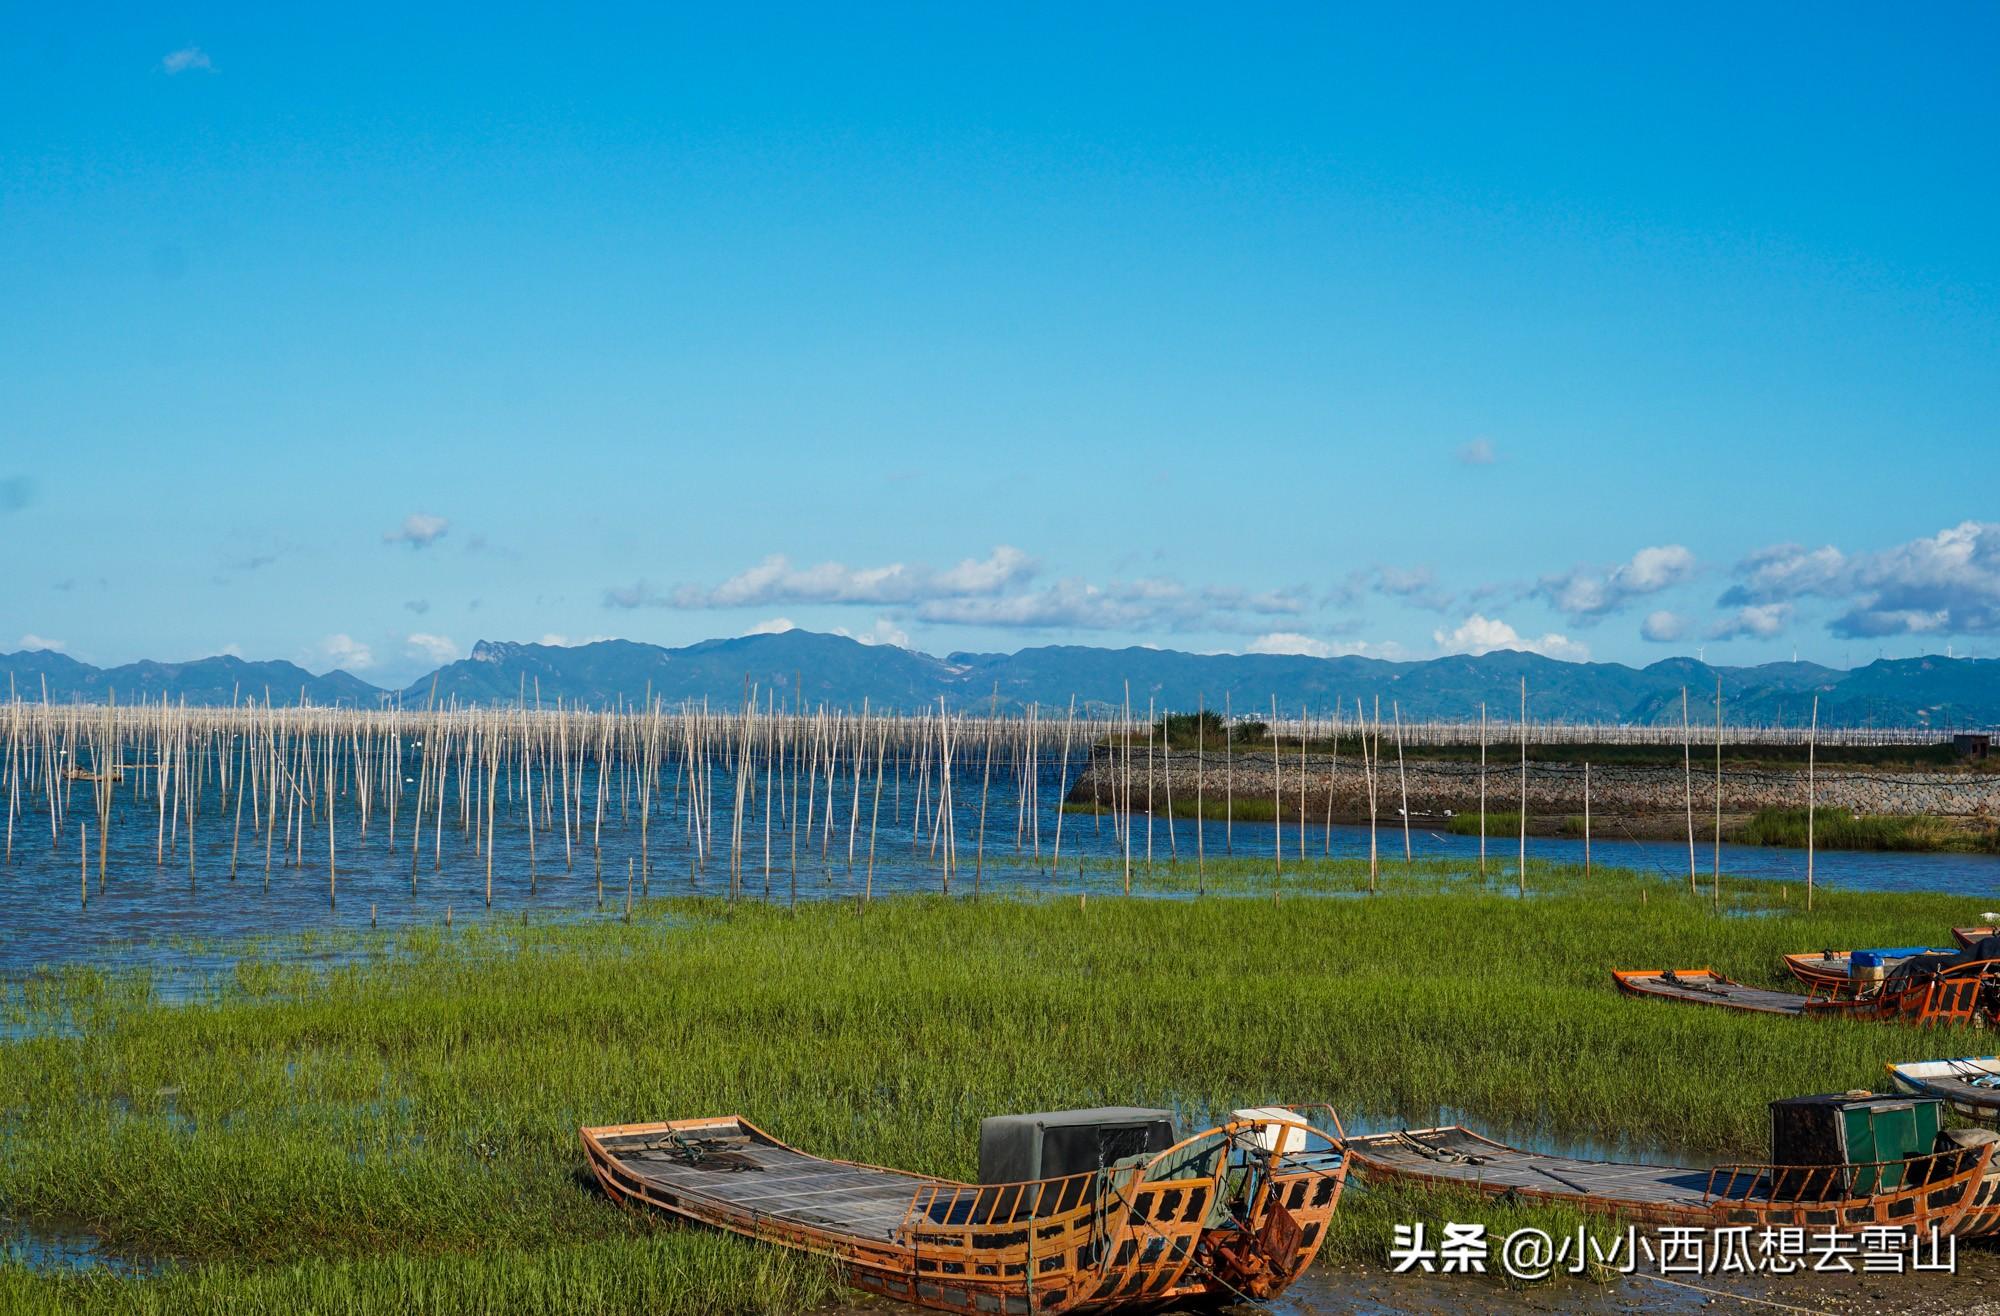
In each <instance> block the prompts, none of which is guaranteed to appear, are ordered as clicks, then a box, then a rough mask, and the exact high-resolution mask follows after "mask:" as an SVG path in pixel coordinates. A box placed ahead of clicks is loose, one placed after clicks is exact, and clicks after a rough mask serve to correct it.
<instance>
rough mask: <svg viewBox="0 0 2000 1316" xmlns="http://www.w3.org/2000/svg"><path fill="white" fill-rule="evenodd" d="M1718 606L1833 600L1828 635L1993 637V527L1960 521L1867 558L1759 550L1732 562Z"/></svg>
mask: <svg viewBox="0 0 2000 1316" xmlns="http://www.w3.org/2000/svg"><path fill="white" fill-rule="evenodd" d="M1736 575H1737V577H1738V580H1737V583H1736V584H1735V585H1732V586H1731V587H1730V588H1729V590H1728V591H1727V592H1725V593H1724V594H1723V596H1722V598H1721V600H1720V601H1721V602H1722V603H1723V604H1724V605H1725V606H1734V605H1751V604H1769V603H1780V602H1787V601H1791V600H1795V599H1799V598H1803V597H1806V596H1808V595H1817V596H1819V597H1822V598H1829V599H1836V600H1839V601H1840V602H1841V603H1843V604H1844V605H1845V607H1846V611H1844V612H1843V613H1841V614H1840V615H1839V616H1837V617H1835V618H1834V619H1833V621H1832V622H1830V623H1829V624H1828V629H1829V630H1831V631H1832V632H1833V633H1834V634H1835V635H1839V636H1843V637H1848V638H1871V639H1872V638H1877V637H1881V636H1890V635H1927V634H1956V635H1978V634H1992V633H1995V632H2000V522H1993V521H1963V522H1960V523H1959V524H1958V525H1955V526H1951V527H1948V528H1946V529H1944V530H1940V531H1938V532H1937V533H1936V534H1934V535H1930V536H1927V537H1925V538H1921V539H1912V540H1910V541H1908V542H1906V543H1902V544H1898V545H1895V546H1894V547H1892V548H1887V549H1883V550H1881V551H1879V552H1875V553H1862V554H1857V555H1854V556H1848V555H1846V554H1844V553H1842V552H1841V551H1840V550H1839V549H1837V548H1834V547H1833V546H1832V545H1827V546H1825V547H1823V548H1817V549H1812V550H1810V551H1809V550H1807V549H1805V548H1804V547H1802V546H1800V545H1798V544H1777V545H1773V546H1772V547H1770V548H1764V549H1759V550H1758V551H1757V552H1755V553H1752V554H1750V555H1749V556H1747V557H1745V558H1744V559H1743V560H1742V561H1741V562H1739V563H1737V564H1736Z"/></svg>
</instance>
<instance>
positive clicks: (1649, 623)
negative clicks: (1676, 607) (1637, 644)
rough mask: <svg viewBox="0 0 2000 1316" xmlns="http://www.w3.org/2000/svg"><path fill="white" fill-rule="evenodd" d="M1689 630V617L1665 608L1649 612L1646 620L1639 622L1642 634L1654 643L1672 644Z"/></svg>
mask: <svg viewBox="0 0 2000 1316" xmlns="http://www.w3.org/2000/svg"><path fill="white" fill-rule="evenodd" d="M1687 632H1688V624H1687V618H1685V617H1683V616H1681V615H1680V614H1679V613H1674V612H1669V611H1667V610H1666V609H1665V608H1661V609H1659V610H1658V611H1656V612H1649V613H1647V614H1646V620H1645V621H1643V622H1641V623H1639V634H1640V636H1641V637H1643V638H1645V639H1648V640H1651V641H1652V642H1653V643H1654V644H1672V643H1673V642H1674V641H1675V640H1678V639H1680V638H1681V637H1683V636H1685V635H1686V634H1687Z"/></svg>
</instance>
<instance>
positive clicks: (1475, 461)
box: [1457, 434, 1500, 466]
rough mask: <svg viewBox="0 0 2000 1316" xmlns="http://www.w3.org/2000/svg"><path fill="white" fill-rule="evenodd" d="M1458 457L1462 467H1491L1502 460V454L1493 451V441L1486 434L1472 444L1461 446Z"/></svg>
mask: <svg viewBox="0 0 2000 1316" xmlns="http://www.w3.org/2000/svg"><path fill="white" fill-rule="evenodd" d="M1457 455H1458V461H1459V464H1460V465H1461V466H1491V465H1492V464H1493V463H1494V462H1497V461H1499V460H1500V454H1499V453H1497V452H1495V451H1493V440H1491V439H1489V438H1487V437H1486V436H1485V435H1484V434H1482V435H1480V436H1479V437H1478V438H1476V439H1474V440H1473V441H1472V442H1470V443H1467V444H1462V445H1460V447H1459V449H1458V454H1457Z"/></svg>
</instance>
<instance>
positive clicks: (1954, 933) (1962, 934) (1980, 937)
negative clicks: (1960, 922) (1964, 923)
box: [1951, 923, 2000, 950]
mask: <svg viewBox="0 0 2000 1316" xmlns="http://www.w3.org/2000/svg"><path fill="white" fill-rule="evenodd" d="M1994 936H2000V927H1994V926H1993V925H1992V924H1990V923H1988V924H1982V925H1981V926H1979V927H1976V928H1953V929H1952V930H1951V937H1952V940H1953V941H1956V942H1957V943H1958V944H1959V945H1961V946H1963V947H1965V948H1966V949H1967V950H1971V949H1972V948H1973V947H1974V946H1977V945H1978V944H1979V943H1980V942H1982V941H1984V940H1986V939H1987V938H1988V937H1994Z"/></svg>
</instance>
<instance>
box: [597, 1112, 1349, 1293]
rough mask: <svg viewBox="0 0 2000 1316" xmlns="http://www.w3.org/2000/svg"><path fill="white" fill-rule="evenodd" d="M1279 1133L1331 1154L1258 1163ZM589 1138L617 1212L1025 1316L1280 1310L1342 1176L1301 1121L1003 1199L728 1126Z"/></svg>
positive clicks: (983, 1187)
mask: <svg viewBox="0 0 2000 1316" xmlns="http://www.w3.org/2000/svg"><path fill="white" fill-rule="evenodd" d="M1271 1129H1278V1130H1280V1131H1281V1133H1280V1138H1279V1141H1278V1142H1277V1143H1276V1144H1275V1145H1276V1146H1280V1147H1291V1146H1294V1145H1296V1146H1299V1147H1303V1146H1304V1145H1306V1144H1305V1139H1306V1138H1307V1136H1308V1135H1310V1136H1311V1137H1312V1138H1316V1139H1318V1140H1319V1141H1320V1142H1321V1143H1322V1144H1325V1145H1327V1146H1328V1147H1329V1151H1328V1152H1327V1153H1324V1154H1317V1155H1307V1154H1279V1153H1277V1152H1275V1151H1270V1150H1268V1147H1267V1148H1266V1149H1265V1150H1263V1152H1262V1153H1261V1159H1259V1153H1258V1152H1257V1150H1256V1148H1257V1145H1258V1144H1257V1139H1258V1138H1259V1137H1264V1138H1265V1139H1266V1141H1267V1142H1268V1139H1269V1133H1268V1131H1269V1130H1271ZM1260 1131H1262V1132H1261V1133H1260ZM582 1139H583V1145H584V1152H585V1155H586V1157H587V1159H588V1160H589V1163H590V1167H591V1171H592V1173H593V1174H594V1175H595V1176H596V1178H597V1181H598V1183H599V1184H600V1185H602V1187H603V1188H604V1191H605V1192H606V1194H607V1195H608V1196H610V1197H611V1198H612V1199H613V1200H614V1201H618V1202H620V1203H622V1204H625V1205H628V1206H632V1207H640V1208H650V1209H654V1210H659V1211H663V1212H666V1213H668V1214H671V1215H675V1216H678V1217H680V1218H682V1219H685V1220H689V1221H693V1222H696V1223H699V1224H703V1225H708V1226H710V1227H713V1228H717V1229H723V1230H727V1231H729V1232H731V1233H736V1234H741V1235H744V1236H746V1237H750V1238H755V1239H758V1240H760V1241H763V1242H766V1243H771V1244H774V1245H777V1246H780V1247H786V1248H791V1249H794V1250H798V1251H803V1252H808V1253H812V1254H814V1255H819V1256H824V1257H828V1258H830V1259H832V1260H834V1261H836V1262H838V1263H839V1264H840V1265H841V1267H842V1268H843V1270H844V1272H845V1274H846V1277H847V1279H848V1281H849V1282H850V1283H851V1284H853V1285H854V1286H855V1287H857V1288H860V1289H864V1290H866V1291H868V1292H871V1293H875V1294H879V1295H881V1296H883V1297H888V1298H894V1299H896V1300H898V1301H902V1302H909V1303H913V1304H915V1305H917V1306H921V1307H927V1308H930V1309H933V1310H937V1311H949V1312H962V1313H975V1312H977V1313H1003V1314H1016V1316H1028V1314H1029V1313H1063V1312H1110V1311H1139V1310H1148V1309H1153V1308H1159V1307H1165V1306H1170V1305H1174V1304H1179V1303H1188V1302H1199V1301H1206V1300H1209V1299H1218V1300H1220V1299H1230V1298H1234V1297H1236V1296H1237V1295H1245V1296H1249V1297H1252V1298H1259V1299H1262V1298H1268V1297H1272V1296H1275V1295H1276V1294H1277V1293H1279V1292H1282V1291H1283V1289H1284V1288H1285V1287H1286V1286H1288V1285H1289V1284H1290V1283H1291V1282H1292V1281H1293V1280H1295V1279H1297V1278H1298V1276H1299V1275H1300V1274H1301V1273H1303V1272H1304V1271H1305V1269H1306V1267H1307V1266H1309V1265H1310V1264H1311V1262H1312V1259H1313V1257H1314V1256H1315V1255H1316V1254H1317V1253H1318V1250H1319V1246H1320V1244H1321V1242H1322V1241H1323V1240H1324V1236H1325V1232H1326V1225H1327V1221H1328V1219H1329V1218H1330V1217H1331V1216H1332V1214H1333V1212H1334V1210H1335V1208H1336V1207H1337V1206H1338V1204H1339V1199H1340V1192H1341V1187H1342V1185H1343V1184H1344V1183H1345V1181H1346V1176H1347V1160H1346V1158H1345V1156H1344V1155H1339V1154H1338V1153H1337V1152H1335V1151H1332V1150H1331V1147H1332V1142H1333V1140H1332V1139H1331V1138H1329V1137H1328V1136H1327V1135H1324V1134H1321V1133H1319V1132H1318V1131H1317V1130H1313V1129H1311V1127H1310V1125H1308V1124H1306V1123H1305V1121H1304V1119H1303V1118H1300V1119H1299V1121H1298V1122H1297V1123H1296V1124H1292V1123H1282V1124H1274V1123H1272V1122H1271V1121H1270V1120H1268V1119H1266V1120H1264V1121H1261V1122H1247V1121H1245V1122H1234V1121H1233V1122H1231V1123H1228V1124H1224V1125H1221V1126H1218V1127H1217V1128H1216V1129H1212V1130H1208V1131H1206V1132H1204V1133H1202V1134H1198V1135H1196V1137H1194V1138H1191V1139H1186V1140H1183V1142H1181V1143H1179V1144H1177V1145H1176V1146H1175V1147H1174V1148H1172V1149H1170V1150H1168V1151H1166V1152H1162V1153H1160V1154H1159V1155H1158V1156H1157V1157H1155V1158H1153V1159H1152V1160H1151V1161H1149V1162H1147V1163H1146V1164H1145V1165H1143V1166H1126V1165H1124V1164H1123V1163H1121V1165H1120V1166H1119V1167H1114V1168H1112V1169H1110V1170H1105V1171H1096V1172H1091V1173H1089V1174H1084V1175H1071V1176H1067V1177H1066V1178H1063V1179H1051V1180H1039V1181H1033V1182H1030V1183H1025V1184H998V1185H995V1184H960V1183H955V1182H952V1181H948V1180H942V1179H935V1178H931V1177H928V1176H922V1175H913V1174H909V1173H906V1172H903V1171H898V1170H891V1169H886V1168H884V1167H880V1166H869V1165H861V1164H858V1163H854V1162H844V1161H833V1160H827V1159H824V1158H819V1157H813V1156H810V1155H807V1154H806V1153H803V1152H799V1151H797V1150H796V1149H793V1148H791V1147H788V1146H786V1145H785V1144H784V1143H781V1142H779V1141H778V1140H777V1139H775V1138H773V1137H771V1136H770V1135H769V1134H766V1133H764V1132H763V1131H762V1130H760V1129H757V1128H756V1127H755V1126H754V1125H751V1124H749V1123H748V1122H747V1121H744V1120H741V1119H739V1118H737V1117H733V1116H732V1117H727V1118H722V1119H711V1120H684V1121H669V1122H665V1123H655V1124H632V1125H613V1126H606V1127H602V1128H589V1129H584V1130H582ZM1204 1140H1208V1141H1207V1142H1205V1141H1204ZM1211 1144H1212V1146H1211ZM1246 1145H1248V1146H1250V1147H1251V1148H1252V1151H1251V1152H1250V1153H1247V1154H1243V1153H1242V1148H1243V1147H1244V1146H1246ZM1211 1152H1212V1153H1213V1154H1211ZM1246 1155H1247V1160H1246V1159H1245V1157H1246ZM1232 1161H1234V1163H1236V1164H1238V1165H1239V1166H1241V1165H1243V1164H1246V1163H1254V1168H1255V1171H1256V1172H1255V1174H1254V1175H1253V1176H1251V1177H1252V1178H1254V1180H1255V1183H1256V1188H1255V1191H1254V1193H1253V1194H1252V1195H1251V1196H1250V1197H1249V1198H1248V1199H1247V1200H1244V1201H1242V1202H1240V1203H1236V1204H1235V1205H1237V1206H1240V1208H1241V1209H1240V1210H1232V1211H1231V1212H1230V1215H1229V1218H1228V1219H1226V1220H1224V1221H1220V1222H1218V1221H1217V1220H1216V1215H1217V1209H1216V1208H1217V1203H1218V1201H1220V1200H1222V1199H1223V1196H1224V1194H1225V1193H1226V1192H1228V1191H1229V1188H1228V1185H1227V1183H1226V1182H1225V1180H1226V1179H1228V1178H1229V1176H1230V1167H1231V1164H1232ZM1243 1181H1244V1182H1247V1181H1248V1180H1243ZM1230 1182H1236V1180H1230Z"/></svg>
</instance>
